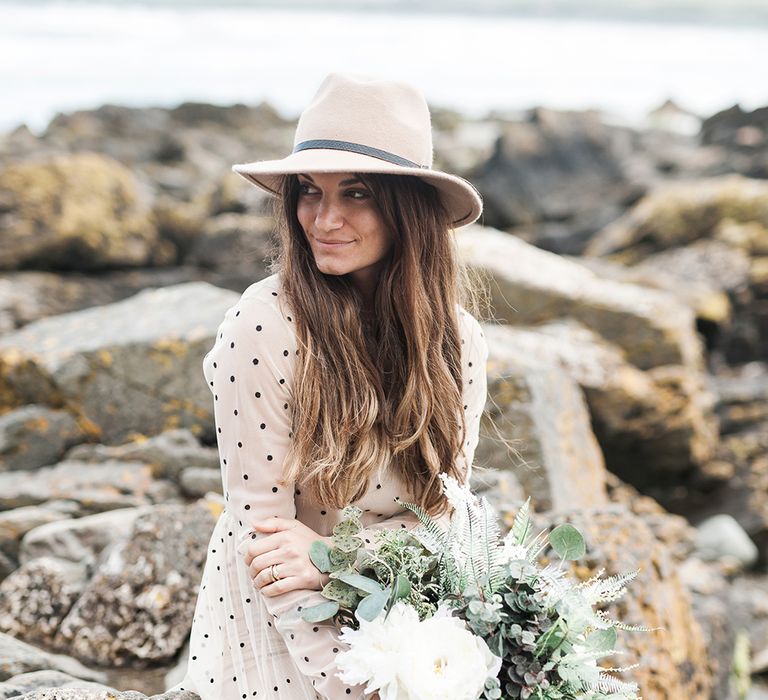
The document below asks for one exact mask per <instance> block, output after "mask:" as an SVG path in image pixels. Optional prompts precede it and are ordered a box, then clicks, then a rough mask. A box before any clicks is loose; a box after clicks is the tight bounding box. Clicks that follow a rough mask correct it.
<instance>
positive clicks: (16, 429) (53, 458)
mask: <svg viewBox="0 0 768 700" xmlns="http://www.w3.org/2000/svg"><path fill="white" fill-rule="evenodd" d="M85 438H86V434H85V431H83V430H82V429H81V428H80V426H79V425H78V424H77V421H76V420H75V418H74V417H73V416H72V415H71V414H70V413H68V412H67V411H56V410H53V409H50V408H48V407H47V406H36V405H27V406H22V407H21V408H18V409H16V410H15V411H9V412H8V413H5V414H4V415H2V416H0V472H3V471H13V470H18V469H36V468H38V467H42V466H45V465H48V464H53V463H54V462H57V461H58V460H59V459H60V458H61V457H62V456H63V455H64V453H65V451H66V450H67V448H69V447H71V446H72V445H74V444H75V443H78V442H80V441H82V440H84V439H85Z"/></svg>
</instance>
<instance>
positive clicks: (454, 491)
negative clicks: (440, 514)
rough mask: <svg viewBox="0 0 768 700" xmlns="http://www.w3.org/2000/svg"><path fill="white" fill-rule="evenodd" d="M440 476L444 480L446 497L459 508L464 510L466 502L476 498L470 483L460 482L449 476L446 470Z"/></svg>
mask: <svg viewBox="0 0 768 700" xmlns="http://www.w3.org/2000/svg"><path fill="white" fill-rule="evenodd" d="M438 476H439V478H440V480H441V481H442V482H443V491H444V492H445V497H446V498H447V499H448V503H450V504H451V505H452V506H453V507H454V508H455V509H457V510H460V511H462V510H464V508H465V507H466V505H465V504H466V502H467V501H470V502H471V501H472V500H473V499H474V496H473V494H472V492H471V491H470V488H469V485H468V484H463V485H462V484H460V483H459V482H458V481H457V480H456V479H455V478H454V477H452V476H449V475H448V474H446V473H445V472H441V473H440V474H438Z"/></svg>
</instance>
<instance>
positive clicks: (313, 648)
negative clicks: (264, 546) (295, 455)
mask: <svg viewBox="0 0 768 700" xmlns="http://www.w3.org/2000/svg"><path fill="white" fill-rule="evenodd" d="M272 294H275V293H274V292H272ZM290 323H292V321H291V320H290V316H289V315H284V314H283V312H282V310H281V309H280V307H279V306H278V305H277V302H276V300H275V301H273V300H271V299H270V291H269V290H268V288H267V289H264V290H263V291H260V292H258V293H257V295H256V296H252V297H246V296H243V297H241V299H240V301H239V302H238V303H237V304H235V305H234V306H233V307H231V308H230V309H228V310H227V312H226V314H225V318H224V320H223V321H222V323H221V325H220V326H219V328H218V336H217V339H216V342H215V344H214V347H213V348H212V349H211V351H210V352H209V354H208V356H207V357H206V363H207V367H208V371H207V376H208V377H209V378H210V380H211V381H210V382H209V383H210V385H211V386H210V388H211V391H212V392H213V394H214V399H215V400H214V415H215V419H216V429H217V440H218V445H219V452H220V457H221V460H222V480H223V486H224V502H225V508H228V509H230V511H231V512H232V514H233V515H234V519H235V520H236V522H237V523H238V525H237V532H236V533H235V534H236V536H237V540H236V549H237V555H238V561H237V562H235V563H234V565H235V566H238V567H242V569H243V573H246V572H247V567H246V565H245V554H246V552H247V548H248V544H249V543H250V541H251V540H255V539H257V538H261V537H265V536H267V535H266V534H265V533H260V532H254V531H253V523H254V522H256V521H258V520H262V519H265V518H268V517H271V516H279V517H281V518H289V519H290V518H295V517H296V504H295V502H294V485H293V484H289V485H287V486H280V485H279V484H278V483H277V481H278V478H279V477H280V475H281V473H282V470H283V463H284V460H285V456H286V453H287V451H288V448H289V445H290V439H291V419H290V401H291V395H290V386H291V383H292V381H291V380H292V377H293V370H294V362H295V354H296V337H295V334H294V332H293V330H292V328H291V326H290V325H289V324H290ZM253 590H254V591H257V590H258V589H256V588H255V587H254V589H253ZM261 599H262V601H263V603H264V606H265V608H266V610H267V611H268V612H269V614H270V615H271V616H272V618H273V624H274V628H275V630H277V632H278V633H279V634H280V636H281V637H282V639H283V640H284V642H285V646H286V647H287V649H288V651H289V653H290V656H291V658H292V660H293V662H294V663H295V665H296V667H297V668H298V669H299V670H300V671H301V672H302V674H304V675H305V676H306V677H308V678H310V679H311V681H312V685H313V687H314V689H315V692H316V693H317V694H319V695H320V697H322V698H329V699H332V700H339V699H340V698H346V697H350V698H361V697H364V694H363V690H364V687H365V686H364V685H353V686H350V685H347V684H345V683H343V682H342V681H341V680H340V679H339V678H338V677H336V675H335V672H336V670H337V668H336V666H335V657H336V653H337V652H338V651H339V649H340V648H341V645H342V642H340V640H339V637H338V631H337V630H336V628H335V627H334V626H333V625H330V624H326V625H312V624H310V623H307V622H305V621H304V620H302V619H301V617H300V613H301V610H302V608H303V607H310V606H312V605H316V604H318V603H321V602H323V601H324V600H325V599H324V598H323V597H322V594H321V592H320V591H317V590H310V589H300V590H293V591H289V592H287V593H283V594H281V595H276V596H262V597H261ZM269 624H272V623H269Z"/></svg>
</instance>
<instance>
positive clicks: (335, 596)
mask: <svg viewBox="0 0 768 700" xmlns="http://www.w3.org/2000/svg"><path fill="white" fill-rule="evenodd" d="M323 595H324V596H325V597H326V598H330V599H331V600H336V601H338V603H339V605H343V606H344V607H345V608H349V609H354V607H355V605H356V604H357V601H358V599H359V596H358V595H357V591H356V590H355V589H354V588H352V587H351V586H349V585H347V584H346V583H344V582H343V581H339V580H338V579H331V580H330V581H328V583H326V584H325V586H323Z"/></svg>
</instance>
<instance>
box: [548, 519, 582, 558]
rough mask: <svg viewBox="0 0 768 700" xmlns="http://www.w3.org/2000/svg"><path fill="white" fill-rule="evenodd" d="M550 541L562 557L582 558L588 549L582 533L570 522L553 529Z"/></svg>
mask: <svg viewBox="0 0 768 700" xmlns="http://www.w3.org/2000/svg"><path fill="white" fill-rule="evenodd" d="M549 543H550V544H551V545H552V548H553V549H554V550H555V552H557V554H558V556H560V558H561V559H580V558H581V557H583V556H584V554H585V553H586V551H587V548H586V545H585V543H584V538H583V537H582V536H581V533H580V532H579V531H578V530H577V529H576V528H575V527H574V526H573V525H570V524H569V523H563V524H562V525H558V526H557V527H556V528H555V529H554V530H552V532H550V533H549Z"/></svg>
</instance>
